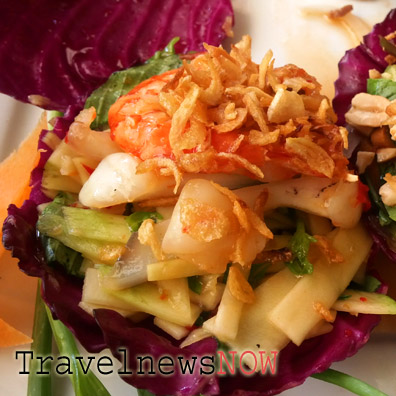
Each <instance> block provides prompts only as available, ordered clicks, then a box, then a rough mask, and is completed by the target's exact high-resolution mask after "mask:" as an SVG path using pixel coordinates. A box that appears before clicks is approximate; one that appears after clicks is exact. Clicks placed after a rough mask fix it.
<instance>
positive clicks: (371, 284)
mask: <svg viewBox="0 0 396 396" xmlns="http://www.w3.org/2000/svg"><path fill="white" fill-rule="evenodd" d="M380 286H381V282H380V281H379V280H378V279H377V278H374V276H371V275H367V276H366V277H365V278H364V285H363V290H364V291H366V292H370V293H374V292H376V291H377V290H378V288H379V287H380Z"/></svg>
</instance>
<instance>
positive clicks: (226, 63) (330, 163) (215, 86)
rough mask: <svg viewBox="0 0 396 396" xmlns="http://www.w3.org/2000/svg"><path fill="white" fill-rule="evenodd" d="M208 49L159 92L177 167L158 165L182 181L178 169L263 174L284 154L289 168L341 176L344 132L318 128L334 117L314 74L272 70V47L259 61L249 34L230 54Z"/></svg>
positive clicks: (290, 69)
mask: <svg viewBox="0 0 396 396" xmlns="http://www.w3.org/2000/svg"><path fill="white" fill-rule="evenodd" d="M204 47H205V50H206V52H204V53H202V54H200V55H198V56H196V57H195V58H194V59H193V60H192V61H191V62H188V61H187V60H184V61H183V66H182V67H181V68H180V69H178V71H177V72H176V73H175V75H174V77H173V78H172V79H171V80H170V81H169V82H167V83H166V85H165V86H163V88H162V89H161V90H160V92H159V98H158V102H159V106H160V107H161V108H162V109H163V111H164V113H165V114H166V116H167V117H169V119H170V120H171V127H170V130H169V146H170V149H171V153H172V154H171V156H170V158H171V159H172V161H173V164H172V165H169V164H167V165H165V166H164V165H162V164H160V163H159V162H157V163H156V164H155V167H157V168H160V169H163V168H166V169H168V170H170V169H171V170H172V171H171V173H172V174H173V175H174V176H175V179H177V180H179V179H180V178H181V176H180V174H181V172H194V173H199V172H218V171H221V169H222V165H224V164H227V169H228V171H233V170H236V169H244V170H245V171H246V173H247V174H249V175H250V176H252V177H255V178H258V179H262V178H263V177H264V175H263V172H262V171H261V169H260V168H261V167H262V165H263V164H264V162H265V161H269V160H272V159H273V158H280V159H279V163H280V165H282V164H283V163H282V155H283V154H284V153H285V151H287V152H288V154H289V156H292V158H291V159H290V160H288V161H286V162H285V166H286V167H288V168H289V169H292V170H294V171H295V172H296V173H307V174H311V175H312V174H321V175H324V176H327V177H332V176H333V173H334V171H335V169H336V168H338V171H337V172H336V173H337V175H338V176H342V175H344V174H345V172H346V162H345V161H341V160H339V158H340V156H341V155H342V150H343V148H344V147H345V146H346V138H345V133H343V132H344V131H342V132H341V133H340V131H339V130H338V127H335V128H336V129H337V132H336V133H333V134H332V135H331V136H330V135H329V134H327V133H326V132H325V130H324V129H323V130H322V129H321V128H320V127H321V126H322V125H328V124H332V125H334V120H335V119H334V112H333V110H332V108H331V106H330V102H329V100H328V99H327V98H325V97H324V96H323V95H320V88H321V86H320V84H319V83H318V82H317V81H316V79H315V78H314V77H312V76H310V75H309V74H307V73H306V72H305V71H304V70H302V69H300V68H298V67H297V66H294V65H286V66H284V67H280V68H274V59H273V54H272V51H268V52H267V53H266V54H265V56H264V58H263V59H262V61H261V63H260V64H256V63H254V62H253V61H252V59H251V38H250V37H249V36H244V37H243V38H242V40H241V41H240V42H239V43H237V44H236V45H233V46H232V49H231V51H230V53H228V52H227V51H225V50H224V49H223V48H221V47H214V46H211V45H208V44H204ZM314 128H315V129H314ZM229 134H231V135H229ZM227 135H228V136H229V137H228V136H227ZM286 137H289V138H295V139H297V140H293V141H292V140H287V139H286ZM300 137H305V138H306V139H304V140H300V139H299V138H300ZM251 146H253V147H254V146H259V147H258V149H259V150H261V151H260V154H254V155H252V154H251V153H253V152H255V150H254V148H251ZM246 147H248V148H249V149H246ZM271 153H273V155H270V154H271ZM153 167H154V164H153V163H151V165H150V166H147V165H142V166H141V167H140V170H141V171H142V170H143V169H149V168H150V169H152V168H153ZM177 183H178V182H177Z"/></svg>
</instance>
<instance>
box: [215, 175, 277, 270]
mask: <svg viewBox="0 0 396 396" xmlns="http://www.w3.org/2000/svg"><path fill="white" fill-rule="evenodd" d="M211 184H212V185H213V186H214V187H215V188H216V189H217V190H218V191H219V192H221V193H222V194H223V195H225V196H226V197H227V198H228V199H229V200H230V202H231V204H232V213H233V214H234V216H235V218H236V219H237V222H238V224H239V227H238V228H239V230H238V233H237V237H236V241H235V245H234V249H233V252H232V253H231V257H230V260H231V261H232V262H234V263H239V264H241V265H242V266H244V267H247V266H249V265H250V264H251V262H250V261H248V260H246V257H245V249H244V247H245V246H246V238H247V237H248V235H250V232H251V231H252V230H254V231H256V232H258V233H259V234H261V235H262V236H263V237H265V238H268V239H272V238H273V234H272V232H271V231H270V229H269V228H268V227H267V226H266V224H265V222H264V220H262V218H261V217H260V216H259V215H258V214H257V213H256V212H254V211H253V210H252V209H250V208H248V207H247V206H246V204H245V202H244V201H241V200H240V199H239V198H238V197H237V196H236V195H235V193H233V192H232V191H231V190H229V189H228V188H226V187H222V186H220V185H219V184H217V183H215V182H212V181H211Z"/></svg>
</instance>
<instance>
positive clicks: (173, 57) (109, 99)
mask: <svg viewBox="0 0 396 396" xmlns="http://www.w3.org/2000/svg"><path fill="white" fill-rule="evenodd" d="M178 41H179V38H178V37H176V38H174V39H173V40H172V41H171V42H170V43H169V44H168V45H167V46H166V47H165V49H164V50H163V51H157V52H156V53H155V54H154V56H153V57H151V58H150V59H149V60H148V61H147V62H145V63H144V64H143V65H141V66H135V67H131V68H129V69H126V70H122V71H119V72H115V73H113V74H112V75H111V76H110V77H109V79H108V80H107V81H106V82H105V83H104V84H103V85H102V86H100V87H99V88H97V89H96V90H95V91H94V92H93V93H92V94H91V96H89V98H88V99H87V101H86V102H85V108H86V109H87V108H89V107H91V106H93V107H95V109H96V114H97V116H96V118H95V120H94V121H93V122H92V124H91V128H92V129H98V130H104V129H108V127H109V125H108V118H107V117H108V112H109V109H110V106H111V105H112V104H113V103H114V102H115V101H116V100H117V99H118V98H119V97H120V96H121V95H125V94H126V93H128V92H129V91H130V90H131V89H132V88H134V87H135V86H136V85H138V84H139V83H141V82H142V81H144V80H147V79H148V78H150V77H152V76H155V75H158V74H162V73H165V72H166V71H169V70H173V69H177V68H178V67H180V66H181V65H182V61H181V59H180V57H179V56H178V55H177V54H176V53H175V48H174V47H175V44H176V43H177V42H178Z"/></svg>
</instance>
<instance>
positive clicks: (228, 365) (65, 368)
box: [15, 349, 278, 376]
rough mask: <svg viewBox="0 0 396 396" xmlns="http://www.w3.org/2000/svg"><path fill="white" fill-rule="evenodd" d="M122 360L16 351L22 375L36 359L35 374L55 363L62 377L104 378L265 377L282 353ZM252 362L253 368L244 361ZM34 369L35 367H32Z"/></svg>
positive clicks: (125, 356) (124, 352) (123, 355)
mask: <svg viewBox="0 0 396 396" xmlns="http://www.w3.org/2000/svg"><path fill="white" fill-rule="evenodd" d="M118 352H119V359H120V361H121V365H122V367H121V368H120V369H118V370H117V368H116V367H118V366H119V363H118V362H117V361H113V359H115V358H113V357H112V356H100V357H99V356H96V355H89V356H85V357H82V356H75V357H73V358H70V357H69V356H64V355H62V356H51V355H48V356H34V353H33V352H32V351H16V352H15V359H17V360H20V361H21V363H22V369H21V370H20V371H19V372H18V374H23V375H24V374H30V371H29V360H33V359H34V360H36V361H37V364H36V365H34V367H37V370H36V372H35V373H34V374H37V375H49V374H50V372H49V370H48V363H49V362H53V369H54V370H55V372H56V373H57V374H59V375H71V374H73V373H74V372H73V370H75V369H76V368H77V370H79V371H80V373H81V374H85V375H86V374H88V372H89V369H92V368H94V367H95V368H96V370H97V371H98V372H99V373H100V374H102V375H110V374H113V373H114V372H116V373H118V374H119V375H121V376H122V375H131V374H135V375H142V376H155V375H158V374H159V375H164V376H168V375H172V374H174V373H175V372H178V373H181V374H183V375H197V374H199V375H214V374H217V375H220V376H226V375H236V374H242V375H245V376H250V375H254V374H257V373H260V374H261V375H266V374H271V375H275V374H276V371H277V357H278V351H271V352H270V353H269V354H268V353H267V352H266V351H257V352H253V351H244V352H242V353H241V354H239V355H238V354H237V352H236V351H227V352H224V351H217V353H216V355H215V356H214V355H203V356H190V357H185V356H169V355H163V356H161V357H153V356H150V355H145V356H139V355H138V356H136V357H135V361H134V362H130V361H129V359H128V351H127V350H126V349H119V350H118ZM246 361H249V366H247V365H246V364H244V362H246ZM129 363H131V365H132V367H134V371H132V370H131V369H130V368H129V365H128V364H129ZM31 367H33V365H32V366H31Z"/></svg>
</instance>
